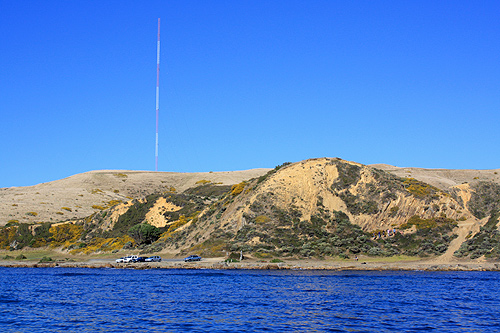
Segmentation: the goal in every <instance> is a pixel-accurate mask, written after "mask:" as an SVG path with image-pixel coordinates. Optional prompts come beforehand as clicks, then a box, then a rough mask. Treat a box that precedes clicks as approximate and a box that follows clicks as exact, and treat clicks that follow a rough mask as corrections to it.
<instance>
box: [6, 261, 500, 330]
mask: <svg viewBox="0 0 500 333" xmlns="http://www.w3.org/2000/svg"><path fill="white" fill-rule="evenodd" d="M0 286H1V289H0V314H1V315H0V331H1V332H207V331H210V332H423V331H430V332H500V273H498V272H391V271H382V272H365V271H361V272H358V271H346V272H330V271H245V270H165V269H156V270H131V269H130V270H128V269H104V268H103V269H85V268H81V269H79V268H0Z"/></svg>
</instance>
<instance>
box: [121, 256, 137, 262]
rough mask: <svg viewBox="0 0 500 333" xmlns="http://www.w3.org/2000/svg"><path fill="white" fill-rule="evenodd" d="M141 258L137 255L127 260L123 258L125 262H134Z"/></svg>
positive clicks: (127, 257)
mask: <svg viewBox="0 0 500 333" xmlns="http://www.w3.org/2000/svg"><path fill="white" fill-rule="evenodd" d="M137 258H139V257H138V256H136V255H133V256H126V257H125V258H123V262H133V261H134V260H135V259H137Z"/></svg>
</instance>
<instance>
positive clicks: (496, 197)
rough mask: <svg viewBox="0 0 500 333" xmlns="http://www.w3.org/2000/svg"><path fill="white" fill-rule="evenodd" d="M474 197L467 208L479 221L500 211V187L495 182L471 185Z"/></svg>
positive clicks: (472, 196)
mask: <svg viewBox="0 0 500 333" xmlns="http://www.w3.org/2000/svg"><path fill="white" fill-rule="evenodd" d="M471 188H472V190H473V191H472V195H471V199H470V201H469V202H468V203H467V206H468V208H469V210H470V211H471V213H472V214H473V215H474V216H475V217H477V218H478V219H482V218H485V217H487V216H488V215H489V214H491V212H492V211H498V210H500V185H498V184H496V183H493V182H484V181H483V182H477V183H475V184H471Z"/></svg>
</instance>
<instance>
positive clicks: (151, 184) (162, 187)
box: [0, 158, 500, 258]
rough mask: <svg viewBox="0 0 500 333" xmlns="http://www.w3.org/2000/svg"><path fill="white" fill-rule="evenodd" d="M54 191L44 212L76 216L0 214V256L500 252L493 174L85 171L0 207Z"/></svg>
mask: <svg viewBox="0 0 500 333" xmlns="http://www.w3.org/2000/svg"><path fill="white" fill-rule="evenodd" d="M56 185H57V186H56ZM55 189H58V191H56V190H55ZM16 190H17V191H20V192H19V193H21V194H19V193H17V194H18V195H17V196H23V195H24V197H23V199H22V200H19V198H16V192H15V191H16ZM23 190H24V192H22V191H23ZM28 190H29V191H30V192H29V191H28ZM54 191H56V192H58V193H59V194H58V195H59V200H57V199H55V198H54V199H53V200H52V201H51V206H50V207H52V208H53V210H57V211H56V213H55V214H57V215H60V214H59V213H63V214H67V213H65V212H63V211H62V210H65V211H67V212H68V213H78V214H81V215H82V216H74V217H72V218H69V219H68V218H66V219H63V218H60V219H58V220H57V219H54V215H51V216H50V218H52V220H44V219H42V214H41V212H42V210H40V214H37V215H36V216H29V215H28V218H27V219H24V221H23V222H25V221H26V220H28V222H31V224H29V223H22V222H21V221H19V220H17V221H16V220H15V219H13V218H12V217H13V216H9V221H7V224H6V226H5V227H4V228H2V230H0V231H1V233H2V235H3V236H2V237H3V238H2V239H3V241H2V246H3V247H4V248H9V247H10V248H13V247H15V248H19V247H22V246H32V247H33V246H44V245H50V246H52V247H61V248H63V249H66V250H67V251H73V252H81V253H92V252H106V251H119V250H120V249H122V248H125V249H133V248H135V249H136V250H138V251H142V252H144V253H153V252H164V253H166V252H168V253H171V254H177V255H184V254H186V253H188V252H197V253H200V254H202V255H204V256H221V255H226V254H227V253H234V255H235V256H237V254H236V253H239V252H240V251H243V252H245V253H247V254H251V255H252V256H255V257H257V258H273V257H280V258H281V257H297V258H302V257H327V256H336V257H350V256H353V255H357V254H365V255H371V256H392V255H408V256H431V257H433V256H441V258H445V257H446V258H451V257H452V256H454V255H455V256H470V257H476V258H477V257H481V256H485V257H491V258H496V257H498V255H499V253H500V251H499V250H500V247H499V246H500V245H499V244H500V239H498V238H499V237H498V214H497V212H498V209H499V208H500V185H499V178H498V171H497V170H480V171H479V170H428V169H418V168H397V167H392V166H388V165H373V166H367V165H362V164H359V163H355V162H349V161H344V160H341V159H338V158H334V159H331V158H320V159H310V160H306V161H301V162H297V163H285V164H283V165H282V166H278V167H276V168H275V169H273V170H269V169H268V170H266V169H257V170H248V171H241V172H234V173H231V172H229V173H201V174H168V173H141V172H133V171H100V172H91V173H86V174H82V175H76V176H73V177H70V178H68V179H65V180H61V181H58V182H52V183H47V184H40V185H37V186H35V187H31V188H29V189H28V188H13V189H2V192H0V195H3V198H8V196H7V194H8V195H10V196H11V197H10V198H14V199H17V200H18V203H17V202H16V203H15V204H17V206H8V207H5V206H4V209H6V208H9V207H14V208H17V207H21V206H20V205H19V203H23V206H22V209H23V210H22V211H25V210H27V209H29V208H31V207H34V206H30V204H33V202H34V201H36V202H37V203H38V205H39V206H38V207H39V208H40V207H44V206H42V205H47V204H46V203H40V202H38V201H37V200H40V201H42V200H41V198H44V199H43V200H44V201H43V202H49V201H48V199H49V198H51V197H52V196H54V195H52V193H53V192H54ZM28 192H29V193H30V194H28ZM33 192H34V193H33ZM22 193H24V194H22ZM38 196H40V197H38ZM3 198H2V202H4V201H3ZM71 199H73V200H74V201H71ZM76 199H78V200H76ZM64 200H67V201H64ZM76 202H78V204H76ZM82 203H84V204H83V205H82ZM11 205H12V204H11ZM63 205H64V206H63ZM89 207H90V209H89ZM54 208H55V209H54ZM65 208H68V209H70V210H71V211H69V210H68V209H65ZM19 209H20V208H19ZM22 211H18V213H17V214H18V215H21V216H22V214H21V212H22ZM34 212H35V211H34ZM35 213H36V212H35ZM24 214H25V215H26V213H24ZM47 216H49V215H47ZM23 217H24V216H23ZM13 220H14V221H13ZM59 221H61V222H59ZM33 222H39V223H38V224H33ZM40 222H45V223H40ZM55 222H59V223H55Z"/></svg>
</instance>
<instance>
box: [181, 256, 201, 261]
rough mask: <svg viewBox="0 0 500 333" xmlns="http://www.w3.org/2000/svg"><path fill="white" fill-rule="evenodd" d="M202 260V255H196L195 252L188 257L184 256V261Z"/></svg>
mask: <svg viewBox="0 0 500 333" xmlns="http://www.w3.org/2000/svg"><path fill="white" fill-rule="evenodd" d="M200 260H201V257H200V256H198V255H196V254H193V255H190V256H189V257H186V258H184V261H185V262H188V261H200Z"/></svg>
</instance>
